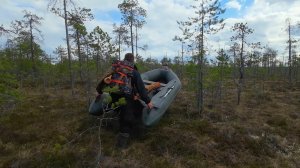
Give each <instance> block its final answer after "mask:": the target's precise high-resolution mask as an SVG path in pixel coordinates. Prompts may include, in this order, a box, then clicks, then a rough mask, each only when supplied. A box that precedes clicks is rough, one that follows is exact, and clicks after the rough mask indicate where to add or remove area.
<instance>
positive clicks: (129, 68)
mask: <svg viewBox="0 0 300 168" xmlns="http://www.w3.org/2000/svg"><path fill="white" fill-rule="evenodd" d="M112 66H120V67H122V68H126V69H128V70H130V71H132V70H133V68H131V67H130V66H126V65H122V64H112Z"/></svg>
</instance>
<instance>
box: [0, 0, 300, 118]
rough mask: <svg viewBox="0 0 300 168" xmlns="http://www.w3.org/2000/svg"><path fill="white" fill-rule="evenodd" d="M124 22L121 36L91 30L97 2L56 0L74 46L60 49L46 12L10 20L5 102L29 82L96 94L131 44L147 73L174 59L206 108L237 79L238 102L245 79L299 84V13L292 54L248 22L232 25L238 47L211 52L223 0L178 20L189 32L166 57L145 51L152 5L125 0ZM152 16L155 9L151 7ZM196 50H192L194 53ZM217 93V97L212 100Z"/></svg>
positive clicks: (1, 86)
mask: <svg viewBox="0 0 300 168" xmlns="http://www.w3.org/2000/svg"><path fill="white" fill-rule="evenodd" d="M118 8H119V9H120V13H121V14H122V18H121V19H122V23H120V24H114V25H113V33H114V34H113V35H110V34H108V33H107V32H105V31H104V30H103V29H102V28H101V27H100V26H97V27H95V28H94V29H93V30H91V31H90V32H89V31H88V30H87V28H86V25H88V24H89V22H90V21H91V20H93V19H94V15H93V13H92V11H91V9H87V8H84V7H79V6H76V3H75V2H73V1H72V0H63V1H59V0H51V1H50V3H49V4H48V9H49V12H53V13H54V14H55V15H57V19H61V20H64V21H65V31H66V36H65V37H61V38H65V39H66V46H57V47H56V49H55V51H53V53H46V52H45V50H44V49H42V48H41V46H40V44H41V42H42V41H43V34H44V33H47V32H42V31H41V30H40V27H41V25H42V24H44V23H43V18H42V17H40V16H38V15H36V14H34V13H32V12H31V11H26V10H25V11H24V16H23V18H19V19H17V20H13V21H12V22H11V24H10V25H5V26H4V25H1V26H0V35H1V36H2V37H3V38H6V42H5V44H2V45H1V46H2V47H1V49H0V72H1V73H0V102H1V104H2V105H3V104H7V103H10V102H14V101H18V100H19V99H21V97H22V94H21V90H22V88H24V87H29V88H36V87H38V88H41V89H44V90H46V89H47V88H50V87H52V88H53V87H54V88H57V89H62V88H66V87H67V88H71V90H72V93H70V94H73V95H74V94H76V90H78V89H82V88H84V89H85V91H86V93H87V95H89V96H88V97H89V99H91V96H92V94H93V93H94V87H95V84H96V82H97V81H98V80H99V79H101V76H102V75H103V74H105V73H106V71H107V70H108V69H110V64H111V62H112V60H114V59H120V57H121V56H120V54H121V51H122V48H123V47H129V48H131V52H132V53H134V54H135V56H136V62H137V66H138V68H139V70H140V71H141V72H143V71H147V70H150V69H153V68H157V67H159V66H160V63H167V64H168V65H169V66H170V67H171V68H172V69H173V70H174V71H175V72H176V73H177V74H178V76H179V77H180V79H181V80H182V81H183V83H184V89H186V90H189V91H193V93H195V95H196V97H197V100H196V101H195V104H196V105H197V107H198V111H199V113H200V114H201V113H202V111H203V106H204V102H207V103H208V104H210V103H211V104H213V102H214V100H215V99H220V100H222V91H223V89H224V88H226V82H232V83H233V84H234V86H235V88H234V89H236V93H237V94H236V95H237V104H239V103H240V101H241V94H242V91H243V89H244V88H245V87H246V85H245V84H246V82H245V79H247V80H248V79H249V80H251V81H253V84H255V82H257V81H266V80H276V81H287V82H288V83H289V84H290V85H294V84H297V82H298V84H299V80H300V75H299V73H300V57H299V53H297V52H296V49H297V42H298V40H299V39H296V38H295V37H294V35H293V33H291V32H293V31H294V30H296V29H298V27H297V25H296V24H292V21H291V19H287V21H286V23H283V24H286V30H285V31H286V32H287V36H286V39H287V41H286V44H285V45H286V47H287V48H286V51H287V53H288V59H287V60H284V59H282V58H284V56H282V55H280V54H279V53H278V50H277V49H274V48H271V47H270V46H268V45H265V44H262V43H260V42H256V43H250V42H249V41H251V40H249V39H251V36H252V35H253V34H254V33H255V29H254V28H251V27H249V26H248V24H247V23H246V22H245V23H242V22H241V23H236V24H234V26H232V27H231V29H232V32H233V34H234V35H233V36H232V38H231V39H228V41H231V47H230V49H222V48H221V49H218V51H217V56H216V59H209V58H210V57H208V56H209V55H208V52H207V51H208V46H206V44H207V42H206V39H207V38H206V37H208V36H211V35H213V36H218V34H217V32H218V31H219V30H221V29H223V28H224V24H225V22H224V19H221V17H220V16H221V15H222V14H223V13H224V12H226V10H225V9H223V8H222V7H221V6H220V3H219V1H218V0H205V1H201V2H198V6H193V7H192V8H191V10H194V11H195V15H194V16H191V17H190V18H188V19H187V20H184V21H178V22H177V23H178V27H179V29H180V30H182V35H176V36H175V37H174V39H173V40H174V41H177V42H180V48H179V50H181V52H180V54H178V55H176V56H170V57H167V56H164V57H163V59H162V60H157V59H155V58H151V57H148V58H145V57H143V56H142V55H141V54H139V52H140V51H141V50H146V49H147V47H148V46H147V44H140V43H139V42H138V39H140V38H142V37H140V35H139V34H138V32H139V31H140V29H142V27H143V26H144V25H145V24H146V19H147V15H148V13H147V11H146V10H145V9H143V8H142V7H141V6H140V5H139V2H138V0H124V1H123V2H122V3H120V4H119V5H118ZM149 15H151V14H149ZM191 53H192V54H191ZM207 95H211V96H210V98H209V99H206V100H204V99H205V97H206V96H207Z"/></svg>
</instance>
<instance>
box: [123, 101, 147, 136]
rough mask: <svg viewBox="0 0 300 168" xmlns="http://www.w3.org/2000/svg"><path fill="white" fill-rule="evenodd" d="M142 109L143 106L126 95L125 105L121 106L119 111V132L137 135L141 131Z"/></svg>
mask: <svg viewBox="0 0 300 168" xmlns="http://www.w3.org/2000/svg"><path fill="white" fill-rule="evenodd" d="M142 110H143V106H142V105H141V103H140V102H139V101H137V100H133V99H132V98H127V97H126V105H124V106H123V107H121V113H120V132H121V133H129V134H130V135H131V136H139V134H140V133H141V131H143V123H142Z"/></svg>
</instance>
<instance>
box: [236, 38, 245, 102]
mask: <svg viewBox="0 0 300 168" xmlns="http://www.w3.org/2000/svg"><path fill="white" fill-rule="evenodd" d="M243 51H244V35H242V47H241V53H240V78H239V83H238V100H237V104H238V105H239V104H240V100H241V93H242V87H243V79H244V58H243Z"/></svg>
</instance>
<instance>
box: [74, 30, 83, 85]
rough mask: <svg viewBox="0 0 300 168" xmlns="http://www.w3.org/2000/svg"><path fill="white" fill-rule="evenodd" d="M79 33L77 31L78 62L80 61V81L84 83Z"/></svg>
mask: <svg viewBox="0 0 300 168" xmlns="http://www.w3.org/2000/svg"><path fill="white" fill-rule="evenodd" d="M79 36H80V35H79V32H78V30H76V43H77V52H78V60H79V71H80V72H79V74H80V80H81V81H83V76H82V56H81V48H80V41H79Z"/></svg>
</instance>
